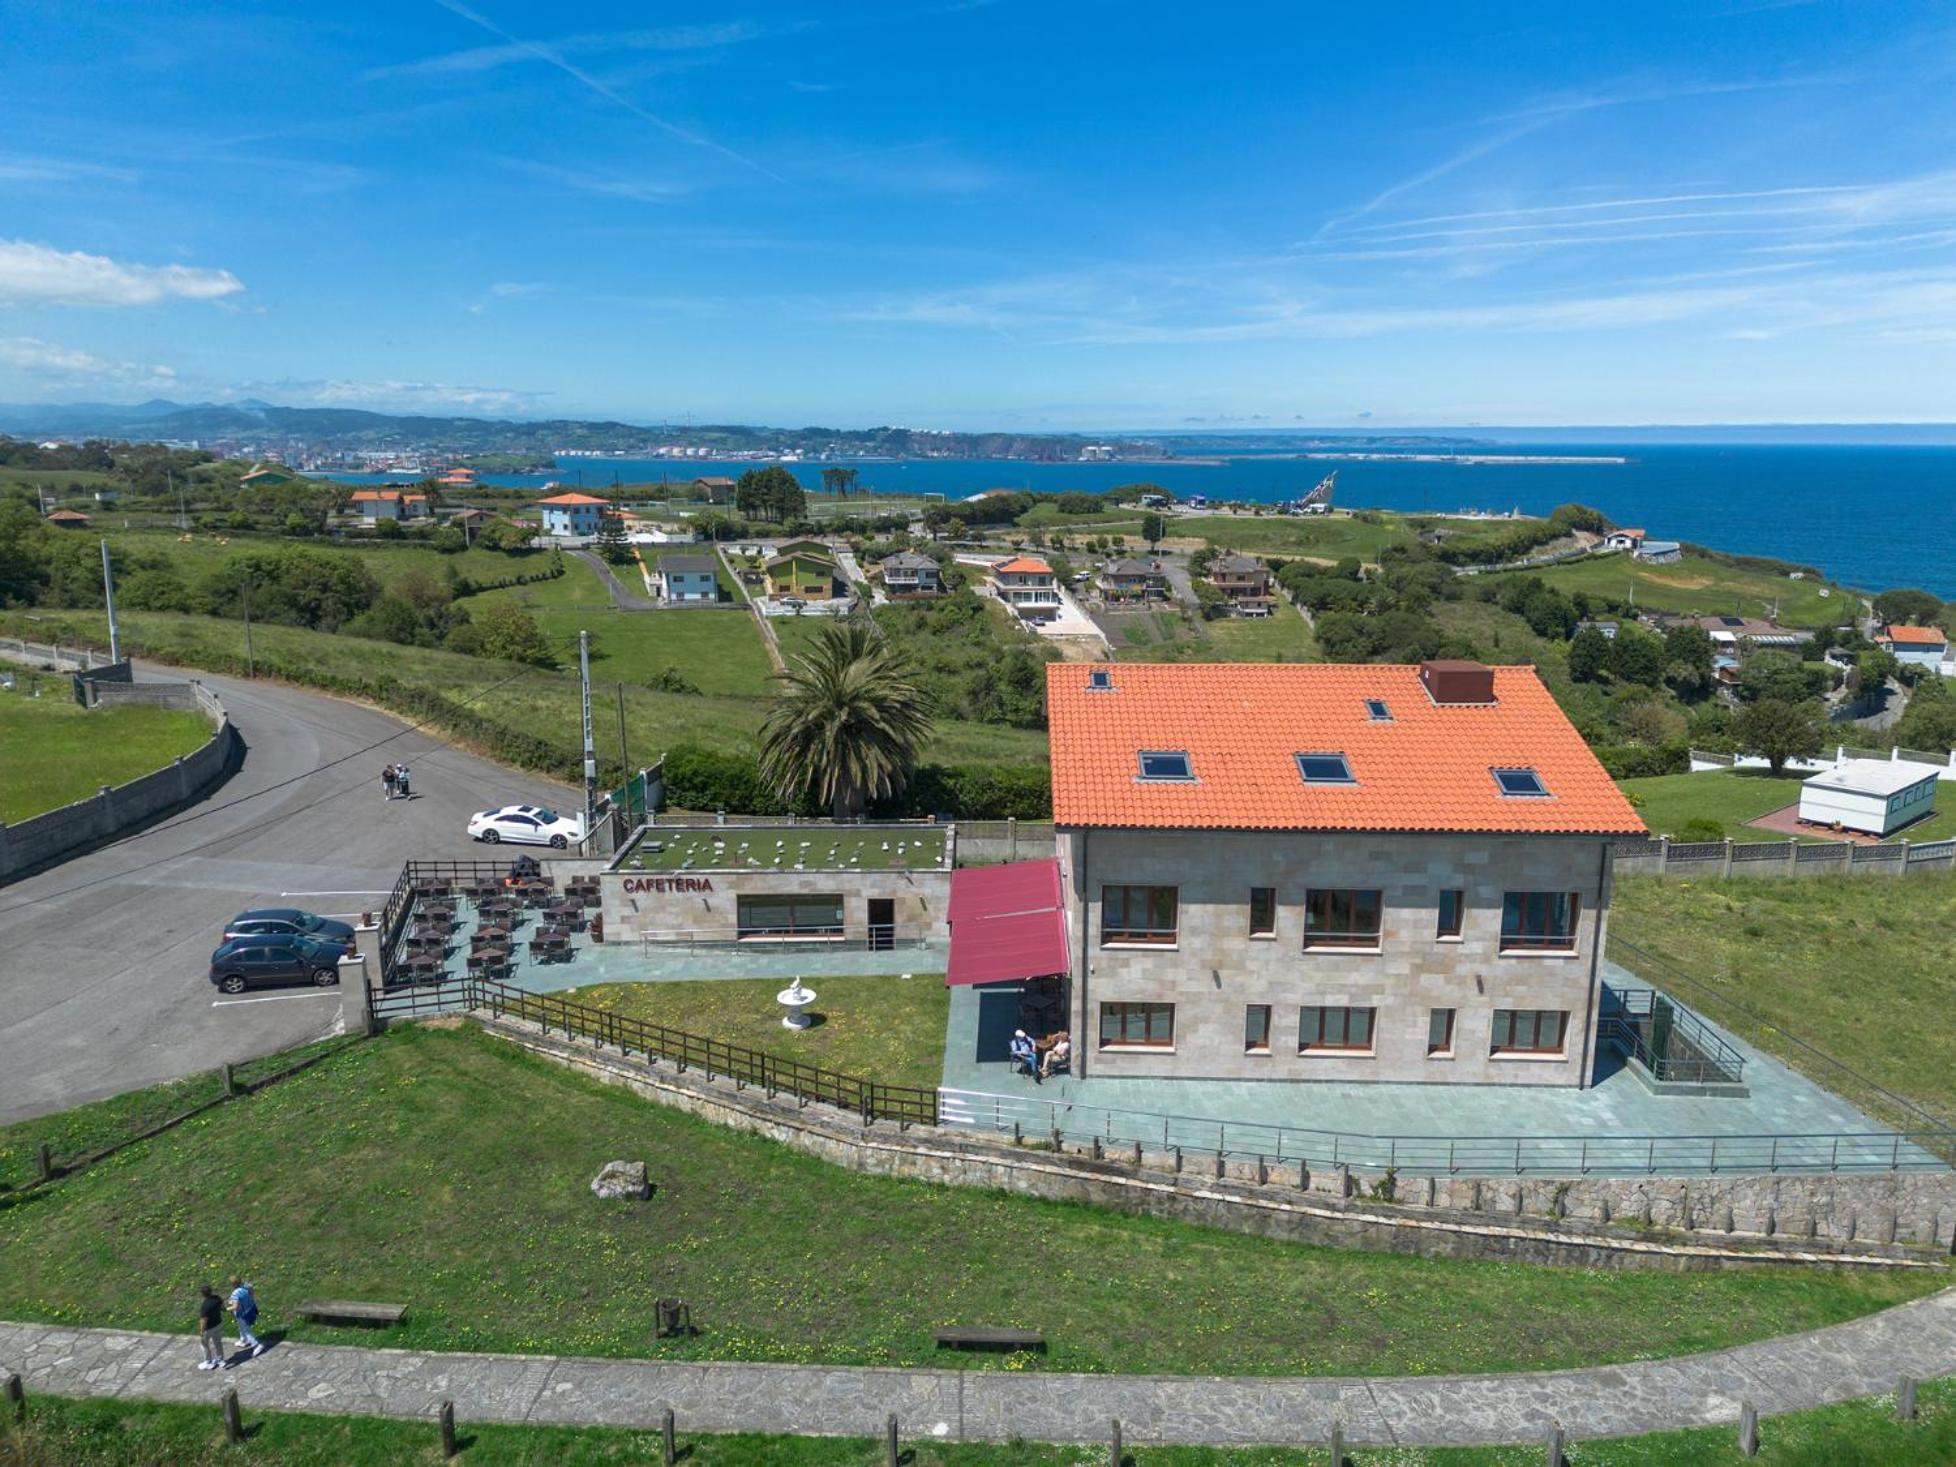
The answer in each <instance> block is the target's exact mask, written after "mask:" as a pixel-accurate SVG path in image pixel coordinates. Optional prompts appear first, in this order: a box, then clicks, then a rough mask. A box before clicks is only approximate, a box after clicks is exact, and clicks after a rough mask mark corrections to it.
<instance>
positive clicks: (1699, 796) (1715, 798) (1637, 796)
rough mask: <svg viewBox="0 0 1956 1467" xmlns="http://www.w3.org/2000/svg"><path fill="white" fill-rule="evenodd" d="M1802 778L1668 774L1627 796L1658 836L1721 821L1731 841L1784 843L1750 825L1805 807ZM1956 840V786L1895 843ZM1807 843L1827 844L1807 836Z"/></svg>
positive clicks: (1945, 787) (1741, 772)
mask: <svg viewBox="0 0 1956 1467" xmlns="http://www.w3.org/2000/svg"><path fill="white" fill-rule="evenodd" d="M1801 778H1802V776H1801V775H1799V774H1797V773H1791V774H1786V775H1783V776H1782V777H1780V778H1779V779H1774V778H1772V777H1771V776H1770V775H1769V774H1768V773H1767V772H1766V771H1765V770H1763V769H1707V770H1705V771H1703V772H1702V773H1698V774H1663V775H1657V776H1655V777H1653V778H1649V779H1626V780H1623V781H1622V786H1623V792H1624V793H1625V794H1627V795H1629V796H1630V802H1631V803H1632V804H1633V805H1635V806H1636V807H1637V813H1638V814H1639V815H1641V816H1643V819H1644V824H1646V825H1648V826H1649V827H1650V831H1651V834H1652V835H1669V836H1676V835H1677V833H1678V832H1679V831H1680V830H1681V829H1683V827H1684V824H1685V822H1686V821H1688V820H1694V819H1696V820H1715V821H1717V822H1718V824H1719V826H1720V828H1721V829H1722V830H1723V831H1724V834H1725V837H1727V838H1729V839H1731V840H1735V841H1783V840H1785V839H1786V837H1785V836H1784V835H1781V834H1780V833H1779V832H1778V831H1776V830H1761V829H1759V828H1758V827H1756V826H1754V825H1750V824H1748V823H1747V822H1749V821H1753V820H1757V819H1758V818H1759V817H1760V816H1762V815H1770V814H1771V813H1772V812H1773V811H1775V810H1783V809H1785V808H1786V807H1787V806H1788V805H1797V804H1799V803H1800V781H1801ZM1952 836H1956V785H1951V784H1948V783H1943V784H1938V785H1937V786H1936V802H1935V813H1934V814H1932V815H1931V816H1930V817H1929V818H1928V819H1927V820H1924V821H1921V822H1920V823H1918V824H1915V825H1911V826H1910V827H1909V828H1908V829H1907V830H1904V831H1901V832H1899V833H1897V834H1896V835H1895V836H1894V837H1892V839H1894V840H1897V841H1899V840H1909V841H1917V842H1920V841H1930V840H1947V839H1949V838H1950V837H1952ZM1797 839H1799V840H1802V841H1820V840H1825V839H1826V837H1825V836H1821V835H1804V834H1803V835H1801V836H1799V837H1797Z"/></svg>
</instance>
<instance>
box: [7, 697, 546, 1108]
mask: <svg viewBox="0 0 1956 1467" xmlns="http://www.w3.org/2000/svg"><path fill="white" fill-rule="evenodd" d="M138 674H139V676H143V677H149V676H167V677H172V678H182V677H198V678H201V679H202V681H203V682H204V683H205V685H206V686H208V687H209V688H210V689H211V691H213V692H214V693H216V694H217V695H218V697H220V698H222V699H223V700H224V706H225V708H226V710H227V711H228V712H229V713H230V715H231V721H232V723H233V725H234V726H235V727H236V728H237V730H238V734H239V737H240V738H241V739H242V741H243V744H244V758H243V762H242V764H241V765H240V766H239V768H238V770H237V772H236V773H235V774H233V775H232V776H231V778H230V779H229V780H227V781H226V782H225V783H223V784H221V785H219V786H218V787H217V788H216V789H215V790H213V791H212V792H211V793H210V794H208V795H206V796H205V797H204V798H203V799H201V800H198V801H196V802H195V803H193V804H192V805H190V806H189V807H188V808H186V809H184V810H182V811H180V812H179V813H177V814H175V815H172V816H170V817H169V818H167V819H165V820H163V821H161V822H160V823H158V824H156V825H153V826H151V827H150V828H149V829H147V830H144V831H141V832H140V833H138V834H136V835H133V836H128V837H125V838H124V839H122V840H120V841H117V842H115V843H114V844H112V845H107V846H104V847H102V848H101V849H100V850H96V851H93V852H90V853H89V854H87V855H84V856H78V857H76V858H75V859H74V860H71V861H66V862H64V863H62V864H61V865H59V866H55V867H53V868H51V869H50V870H47V871H43V872H41V873H40V874H39V875H37V876H31V877H28V878H27V879H26V880H24V881H18V882H15V883H13V884H11V885H8V886H4V887H0V1013H4V1014H5V1018H4V1020H0V1122H5V1121H11V1120H19V1119H22V1118H24V1117H26V1116H32V1115H40V1114H42V1113H43V1112H46V1111H55V1110H62V1109H65V1108H66V1107H68V1106H71V1105H78V1104H80V1103H81V1102H83V1101H88V1100H99V1099H101V1098H102V1097H103V1096H106V1095H114V1094H117V1093H119V1092H121V1091H124V1090H134V1089H138V1088H140V1087H142V1086H144V1085H154V1084H156V1083H158V1082H159V1081H163V1080H174V1079H179V1078H181V1077H183V1076H185V1075H192V1074H197V1073H199V1072H201V1071H205V1070H211V1069H215V1068H216V1067H217V1066H218V1065H219V1064H222V1063H224V1062H225V1061H227V1060H229V1061H234V1062H235V1061H239V1060H247V1059H254V1058H256V1057H258V1056H259V1055H265V1054H270V1053H272V1052H273V1051H275V1050H280V1049H285V1048H287V1047H289V1046H291V1045H294V1044H302V1043H304V1042H306V1041H307V1040H310V1039H315V1038H319V1037H321V1036H323V1035H325V1034H328V1033H331V1032H333V1030H334V1028H335V1026H336V1025H337V1023H338V1020H339V1012H340V1001H339V996H338V994H337V993H336V992H335V991H334V990H332V989H315V988H266V989H259V990H254V991H252V992H250V993H247V994H242V995H240V996H238V997H237V998H224V997H222V996H221V995H219V994H218V992H217V991H216V989H214V988H212V987H211V984H210V954H211V949H212V948H214V947H216V946H217V942H218V937H219V934H220V933H221V931H222V924H223V923H224V921H225V919H226V918H228V917H230V916H231V915H233V914H234V913H236V912H238V911H240V910H242V909H243V908H246V907H254V906H293V907H303V908H306V909H308V910H310V911H315V912H323V913H326V914H328V915H330V916H346V915H348V914H354V915H357V914H358V913H360V912H361V911H364V910H368V909H371V908H376V907H378V906H379V905H380V904H381V903H382V902H384V901H385V900H386V898H387V893H388V891H389V890H390V889H391V888H392V887H393V885H394V882H395V880H396V878H398V877H399V875H400V874H401V863H402V862H403V861H405V860H406V859H408V858H409V857H410V856H414V857H419V858H422V859H425V860H443V859H447V860H471V859H475V860H495V859H498V858H497V856H496V853H495V851H494V850H492V849H491V848H489V847H487V846H479V845H476V844H474V843H473V842H472V841H470V840H469V838H468V836H467V835H466V834H465V830H466V827H467V824H468V817H469V816H470V815H471V814H472V813H473V812H475V811H477V810H480V809H483V808H484V807H485V806H489V805H500V804H504V803H506V802H509V801H517V800H522V801H531V802H536V803H550V802H553V801H557V800H561V799H565V798H567V797H568V798H575V797H574V796H569V795H568V792H567V791H566V790H565V789H564V787H563V786H561V785H558V784H556V783H554V782H552V781H548V780H545V779H543V778H540V777H539V776H536V775H531V774H518V773H516V772H514V771H512V770H509V769H505V768H503V767H502V766H501V765H498V764H494V763H492V762H490V761H489V760H487V759H478V758H476V757H474V756H473V755H469V754H464V753H462V752H461V751H460V750H457V749H452V748H450V747H448V746H447V745H446V744H444V743H441V742H440V741H439V740H437V739H435V738H433V737H431V736H430V735H428V734H424V733H418V732H411V731H410V730H409V728H408V726H407V725H406V724H404V723H403V722H401V721H400V720H399V719H397V718H394V717H392V716H391V715H389V714H386V713H382V712H379V711H378V710H376V709H373V708H368V707H364V706H362V705H360V704H357V703H348V702H343V701H341V700H340V699H337V698H330V697H327V696H326V695H324V694H322V693H310V692H304V691H301V690H300V689H298V688H290V687H284V686H281V685H279V684H276V683H266V682H247V681H245V680H244V679H243V678H233V677H217V676H213V675H209V674H202V673H197V672H191V671H183V672H180V671H177V670H175V669H153V668H150V667H148V666H147V665H139V667H138ZM493 675H494V674H493V673H492V672H489V671H485V672H484V675H483V680H484V682H485V684H486V683H487V682H489V681H490V680H491V679H492V677H493ZM402 760H405V761H406V762H407V763H408V765H409V766H410V768H411V769H412V770H413V772H414V790H415V797H414V798H413V799H412V800H394V801H391V802H390V801H387V800H383V799H382V798H381V789H380V771H381V767H382V766H383V765H385V764H388V763H393V762H397V761H402ZM501 859H504V860H507V859H508V857H507V856H504V857H502V858H501Z"/></svg>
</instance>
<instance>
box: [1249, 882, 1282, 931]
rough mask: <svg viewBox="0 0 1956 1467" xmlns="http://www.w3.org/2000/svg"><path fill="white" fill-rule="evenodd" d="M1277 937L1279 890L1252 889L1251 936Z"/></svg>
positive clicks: (1268, 888)
mask: <svg viewBox="0 0 1956 1467" xmlns="http://www.w3.org/2000/svg"><path fill="white" fill-rule="evenodd" d="M1276 935H1277V888H1276V887H1274V886H1253V887H1251V888H1250V936H1252V937H1275V936H1276Z"/></svg>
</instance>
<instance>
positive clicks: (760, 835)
mask: <svg viewBox="0 0 1956 1467" xmlns="http://www.w3.org/2000/svg"><path fill="white" fill-rule="evenodd" d="M655 847H656V848H655ZM802 863H806V864H807V865H809V866H811V867H813V868H814V869H815V870H817V871H848V870H860V871H897V870H903V871H935V870H937V869H938V868H939V867H941V866H942V865H943V864H944V831H943V830H942V828H938V827H932V826H928V825H917V826H912V827H911V828H910V829H909V830H908V831H891V830H889V829H888V828H887V827H878V826H870V827H868V828H866V829H852V828H850V827H848V826H843V827H840V828H836V827H831V828H830V829H829V830H828V831H827V833H826V834H825V833H824V832H823V831H822V830H821V829H820V828H819V827H815V828H811V827H808V826H798V825H781V826H773V827H770V826H765V825H764V826H760V827H752V826H749V827H746V828H743V829H741V830H737V831H734V832H732V833H731V834H725V833H722V832H719V831H714V830H682V829H673V830H663V831H658V832H655V833H654V834H653V835H650V836H648V837H647V838H646V839H645V840H644V841H641V842H640V843H638V844H637V845H634V846H633V847H632V848H631V850H630V851H629V852H628V853H627V856H626V862H625V864H626V865H628V866H630V867H631V869H632V870H634V871H682V870H683V871H730V870H737V869H742V868H750V867H751V868H759V867H763V866H765V867H768V868H771V869H773V870H777V871H778V870H781V869H783V868H784V867H786V868H789V869H794V868H795V867H797V866H798V865H799V864H802Z"/></svg>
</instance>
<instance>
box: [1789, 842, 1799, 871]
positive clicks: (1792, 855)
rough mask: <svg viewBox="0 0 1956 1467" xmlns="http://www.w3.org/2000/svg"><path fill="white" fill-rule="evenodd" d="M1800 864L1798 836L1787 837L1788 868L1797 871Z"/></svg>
mask: <svg viewBox="0 0 1956 1467" xmlns="http://www.w3.org/2000/svg"><path fill="white" fill-rule="evenodd" d="M1799 865H1800V842H1799V839H1798V837H1796V836H1790V835H1789V836H1788V837H1787V838H1786V869H1787V870H1788V871H1796V870H1798V869H1799Z"/></svg>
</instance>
